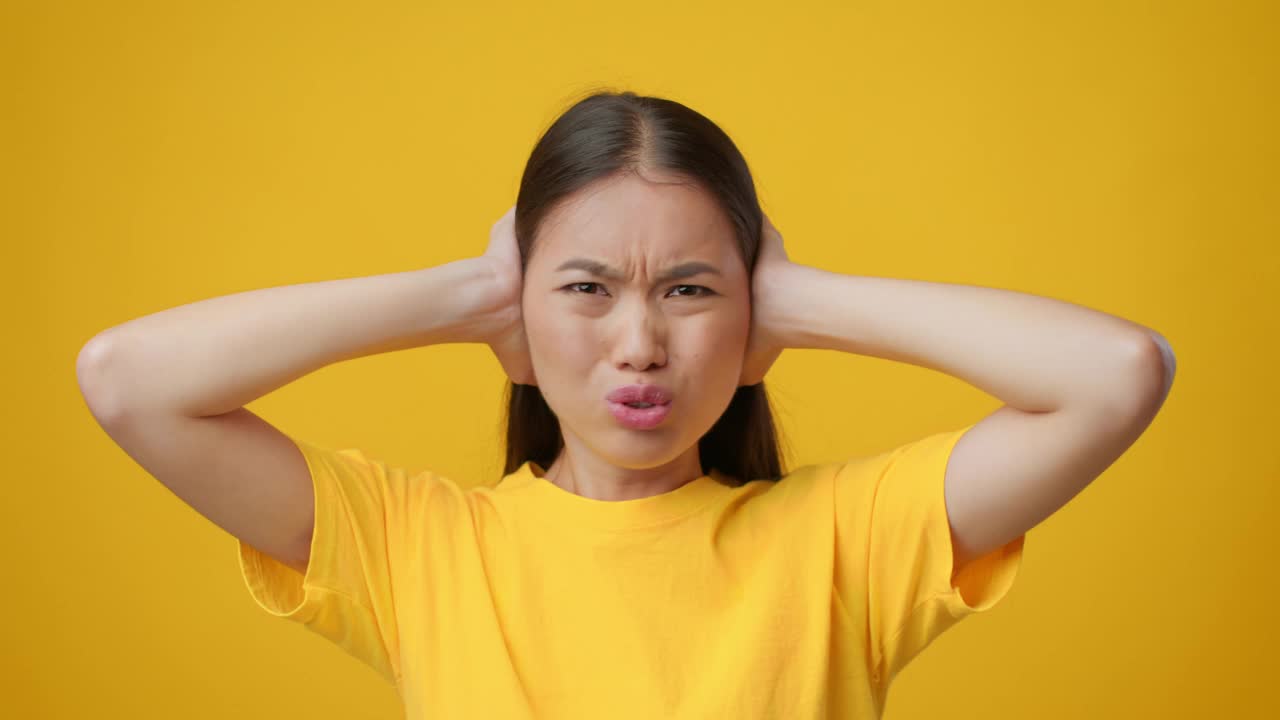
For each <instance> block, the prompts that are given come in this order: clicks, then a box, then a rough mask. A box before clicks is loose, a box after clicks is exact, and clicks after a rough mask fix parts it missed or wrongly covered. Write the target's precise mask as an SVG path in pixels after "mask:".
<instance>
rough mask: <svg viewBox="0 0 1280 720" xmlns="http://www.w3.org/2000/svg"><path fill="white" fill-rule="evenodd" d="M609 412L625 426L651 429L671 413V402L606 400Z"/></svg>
mask: <svg viewBox="0 0 1280 720" xmlns="http://www.w3.org/2000/svg"><path fill="white" fill-rule="evenodd" d="M606 402H608V404H609V412H611V413H613V417H614V418H615V419H616V420H617V421H618V423H619V424H621V425H622V426H623V427H627V428H630V429H632V430H649V429H652V428H655V427H657V426H658V425H661V424H662V422H663V421H664V420H666V419H667V417H668V415H670V413H671V403H670V402H667V403H660V404H655V403H647V402H639V401H636V402H629V403H620V402H613V401H611V400H610V401H606Z"/></svg>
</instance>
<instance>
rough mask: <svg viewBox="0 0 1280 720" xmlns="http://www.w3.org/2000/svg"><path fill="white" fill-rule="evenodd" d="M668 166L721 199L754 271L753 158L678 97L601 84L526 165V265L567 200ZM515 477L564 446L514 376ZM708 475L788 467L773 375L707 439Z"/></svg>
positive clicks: (539, 400) (747, 389) (520, 228)
mask: <svg viewBox="0 0 1280 720" xmlns="http://www.w3.org/2000/svg"><path fill="white" fill-rule="evenodd" d="M643 170H661V171H666V172H667V173H670V174H674V175H677V176H679V177H681V178H687V179H688V181H689V182H691V183H694V184H697V185H698V186H700V187H702V188H704V189H706V190H707V191H709V192H710V193H711V195H712V196H713V197H714V198H715V199H716V201H717V202H718V203H719V204H720V206H721V207H722V208H723V209H724V211H725V213H726V214H727V215H728V217H729V219H730V221H731V222H732V224H733V227H734V231H735V235H736V237H737V240H738V246H739V249H740V250H741V253H742V258H743V262H744V263H745V264H746V268H747V276H748V278H750V277H751V276H752V270H753V269H754V268H755V263H756V255H757V253H758V250H759V247H760V231H761V227H762V226H763V224H764V219H763V212H762V211H761V209H760V202H759V200H758V199H757V197H756V191H755V183H754V181H753V180H752V177H751V172H750V170H749V169H748V168H747V161H746V159H745V158H743V156H742V153H740V152H739V151H738V148H737V146H735V145H734V144H733V141H732V140H730V139H729V136H728V135H726V134H725V132H724V131H723V130H721V129H720V128H719V127H718V126H717V125H716V124H715V123H713V122H711V121H710V120H709V119H707V118H706V117H704V116H703V115H701V114H699V113H698V112H696V111H694V110H692V109H690V108H688V107H686V106H684V105H681V104H680V103H678V102H675V101H673V100H667V99H664V98H659V97H648V96H644V95H637V94H635V93H634V92H630V91H626V92H613V91H608V90H597V91H594V92H593V93H592V94H590V95H588V96H587V97H585V98H583V99H581V100H578V101H577V102H576V103H574V104H573V105H572V106H571V107H570V108H569V109H568V110H566V111H565V112H564V113H563V114H561V115H560V116H559V117H558V118H556V120H555V121H554V122H553V123H552V124H551V126H550V127H548V128H547V130H546V131H545V132H544V133H543V135H542V137H541V138H540V139H539V140H538V142H537V144H536V145H535V146H534V148H533V152H532V153H531V154H530V155H529V161H528V162H527V163H526V164H525V169H524V176H523V177H522V178H521V180H520V191H519V194H518V196H517V198H516V217H515V234H516V243H517V245H518V246H519V248H520V264H521V271H522V272H523V271H524V270H526V269H527V268H528V259H529V257H530V254H531V251H532V249H533V243H534V238H535V236H536V234H537V230H538V228H539V226H540V225H541V224H542V222H543V220H544V219H545V218H546V217H547V215H548V213H550V212H551V210H552V209H553V208H555V207H556V205H557V204H558V203H560V202H561V201H563V200H566V199H567V198H569V197H570V196H571V195H573V194H574V193H575V192H576V191H578V190H579V189H581V188H583V187H585V186H586V185H589V184H590V183H592V182H595V181H597V180H601V179H604V178H608V177H611V176H614V175H617V174H619V173H624V172H634V173H639V172H641V171H643ZM507 386H508V387H507V400H506V404H507V422H506V424H507V438H506V440H507V458H506V465H505V468H504V470H503V472H504V474H510V473H512V472H514V471H515V470H516V469H518V468H519V467H520V466H521V465H522V464H523V463H524V462H525V461H528V460H532V461H533V462H536V463H538V464H539V465H540V466H541V467H543V468H544V469H545V468H547V467H549V466H550V465H551V463H553V462H554V461H555V458H556V456H557V455H558V454H559V452H560V450H561V448H562V447H563V445H564V437H563V435H562V434H561V432H560V422H559V420H558V419H557V418H556V416H555V413H553V412H552V411H551V407H550V406H548V405H547V402H546V400H545V399H544V398H543V397H542V392H541V391H540V390H539V389H538V387H537V386H536V385H518V384H515V383H511V382H510V381H508V383H507ZM698 452H699V455H700V458H701V463H702V472H703V474H708V473H709V472H710V471H711V470H712V469H713V468H714V469H716V470H718V471H720V472H721V473H723V474H725V475H728V476H731V477H733V478H735V479H737V480H738V481H740V482H746V481H750V480H754V479H766V480H778V479H780V478H781V476H782V475H783V467H782V462H781V458H780V454H779V449H778V436H777V432H776V430H775V428H774V422H773V413H772V412H771V410H770V408H769V399H768V397H767V396H766V394H765V388H764V382H763V381H762V382H760V383H758V384H756V385H751V386H741V387H739V388H738V389H737V391H735V392H734V395H733V398H732V399H731V400H730V401H729V405H728V407H727V408H725V411H724V413H723V414H722V415H721V416H720V418H719V419H718V420H717V421H716V422H715V424H714V425H712V427H711V429H710V430H708V431H707V433H706V434H705V435H703V436H702V438H701V439H700V440H699V441H698Z"/></svg>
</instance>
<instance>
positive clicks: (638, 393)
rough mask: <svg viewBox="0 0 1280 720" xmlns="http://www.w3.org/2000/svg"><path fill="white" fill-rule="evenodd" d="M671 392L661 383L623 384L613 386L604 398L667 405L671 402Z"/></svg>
mask: <svg viewBox="0 0 1280 720" xmlns="http://www.w3.org/2000/svg"><path fill="white" fill-rule="evenodd" d="M672 397H673V393H672V392H671V390H670V389H668V388H665V387H663V386H661V385H652V384H644V385H623V386H622V387H618V388H614V389H613V390H610V391H609V394H608V395H605V397H604V399H605V400H607V401H609V402H615V403H633V402H643V403H649V404H651V405H667V404H669V403H670V402H671V398H672Z"/></svg>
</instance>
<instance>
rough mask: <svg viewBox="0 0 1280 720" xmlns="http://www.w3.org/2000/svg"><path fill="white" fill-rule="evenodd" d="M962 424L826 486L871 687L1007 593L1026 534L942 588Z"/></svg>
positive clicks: (856, 465) (853, 468) (846, 470)
mask: <svg viewBox="0 0 1280 720" xmlns="http://www.w3.org/2000/svg"><path fill="white" fill-rule="evenodd" d="M971 427H973V426H972V425H969V426H966V427H964V428H961V429H958V430H953V431H948V432H943V433H937V434H934V435H930V436H928V437H925V438H923V439H920V440H916V441H914V442H911V443H908V444H906V445H903V446H901V447H899V448H897V449H895V450H892V451H889V452H886V453H883V454H881V455H877V456H875V457H873V458H870V459H864V460H858V461H853V462H850V463H847V464H846V465H845V466H844V467H842V468H841V470H840V471H839V472H838V473H837V475H836V478H835V488H834V493H835V504H836V525H837V533H836V537H837V541H836V542H837V555H838V557H839V562H840V563H841V570H842V571H843V572H841V573H837V577H839V578H843V580H841V581H838V585H839V584H840V583H841V582H842V583H843V585H844V586H843V587H839V586H838V587H837V591H838V592H841V593H842V595H844V597H846V598H853V599H856V600H857V602H853V603H851V604H852V606H854V607H858V608H859V610H860V611H864V613H863V614H862V615H861V618H862V620H863V621H865V623H866V628H867V633H868V635H869V638H868V640H869V644H870V653H869V662H870V663H871V668H870V670H871V673H870V674H871V677H872V679H873V680H875V681H877V682H878V684H879V685H880V686H881V687H887V686H888V684H889V683H890V682H892V680H893V678H894V677H895V676H896V675H897V674H898V672H900V671H901V670H902V668H903V667H905V666H906V665H907V663H908V662H910V661H911V659H912V658H914V657H915V656H916V655H918V654H919V653H920V652H921V651H922V650H924V648H926V647H927V646H928V645H929V644H930V643H931V642H933V640H934V639H935V638H936V637H938V636H939V635H941V634H942V633H943V632H944V631H946V630H947V629H948V628H950V627H952V626H953V625H955V624H956V623H957V622H959V621H960V620H962V619H964V618H965V617H968V616H969V615H972V614H974V613H979V612H984V611H986V610H989V609H991V608H992V607H994V606H995V605H996V604H997V603H999V602H1000V600H1001V599H1003V598H1004V597H1005V595H1007V594H1008V592H1009V590H1010V588H1011V587H1012V585H1013V582H1014V579H1015V577H1016V576H1017V572H1018V569H1019V567H1020V565H1021V562H1022V550H1023V546H1024V544H1025V541H1026V535H1025V534H1024V535H1020V536H1019V537H1017V538H1014V539H1013V540H1011V541H1009V542H1008V543H1007V544H1005V545H1004V546H1003V547H999V548H996V549H995V550H992V551H991V552H989V553H987V554H986V555H984V556H982V557H980V558H977V559H975V560H974V561H973V562H972V563H970V564H969V565H968V566H967V567H966V568H965V569H964V571H963V572H962V573H960V574H959V575H958V576H956V577H955V579H954V583H953V582H952V574H953V570H954V566H953V564H952V562H953V548H952V542H951V525H950V521H949V520H948V516H947V507H946V501H945V496H944V492H943V489H944V480H945V477H946V467H947V460H948V459H949V458H950V456H951V451H952V450H953V449H954V447H955V445H956V443H957V442H958V441H959V439H960V437H961V436H963V435H964V433H965V432H966V431H968V430H969V429H970V428H971Z"/></svg>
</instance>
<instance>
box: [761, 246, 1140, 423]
mask: <svg viewBox="0 0 1280 720" xmlns="http://www.w3.org/2000/svg"><path fill="white" fill-rule="evenodd" d="M775 280H780V281H782V282H781V284H780V285H779V286H778V287H777V288H774V289H773V292H772V293H771V297H772V298H773V300H772V301H771V302H770V303H769V307H770V313H771V316H770V322H771V323H772V325H773V326H774V327H776V328H779V330H778V332H779V333H780V335H781V338H780V340H781V342H782V343H783V345H784V347H789V348H817V349H830V350H841V351H844V352H851V353H857V354H859V355H869V356H873V357H881V358H886V359H889V360H897V361H902V362H907V363H910V364H912V365H918V366H921V367H927V368H930V369H933V370H938V371H940V372H943V373H946V374H948V375H952V376H954V377H957V378H960V379H961V380H964V381H965V382H968V383H969V384H971V385H973V386H975V387H977V388H979V389H980V390H983V391H985V392H987V393H989V394H991V395H993V396H995V397H997V398H999V399H1000V400H1002V401H1004V402H1005V403H1006V404H1008V405H1010V406H1012V407H1015V408H1018V409H1019V410H1023V411H1025V412H1049V411H1052V410H1058V409H1062V408H1065V407H1068V406H1075V405H1079V404H1082V403H1088V404H1103V405H1117V404H1119V405H1123V406H1124V407H1126V408H1130V407H1132V406H1133V405H1134V404H1135V403H1139V402H1142V401H1143V400H1144V398H1146V397H1148V396H1149V395H1150V393H1152V392H1153V391H1154V388H1158V387H1160V386H1161V384H1162V382H1163V379H1164V377H1163V375H1164V374H1163V373H1157V372H1153V367H1160V364H1159V360H1160V353H1159V352H1158V346H1157V344H1156V342H1155V341H1154V335H1153V331H1151V330H1149V329H1148V328H1145V327H1143V326H1141V325H1138V324H1136V323H1133V322H1130V321H1129V320H1125V319H1124V318H1120V317H1116V316H1114V315H1108V314H1106V313H1103V312H1098V311H1096V310H1091V309H1089V308H1085V307H1082V306H1080V305H1075V304H1072V303H1068V302H1063V301H1059V300H1054V299H1051V298H1047V297H1042V296H1039V295H1029V294H1025V293H1020V292H1014V291H1011V290H1001V289H998V288H991V287H982V286H976V285H959V284H950V283H941V282H929V281H924V280H907V279H897V278H884V277H871V276H860V275H843V274H839V273H834V272H828V271H826V270H822V269H819V268H815V267H810V266H806V265H796V264H793V265H791V266H789V267H788V268H786V269H785V271H784V273H783V277H780V278H775ZM1153 360H1154V361H1156V364H1155V365H1154V366H1153Z"/></svg>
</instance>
